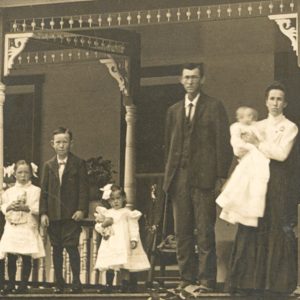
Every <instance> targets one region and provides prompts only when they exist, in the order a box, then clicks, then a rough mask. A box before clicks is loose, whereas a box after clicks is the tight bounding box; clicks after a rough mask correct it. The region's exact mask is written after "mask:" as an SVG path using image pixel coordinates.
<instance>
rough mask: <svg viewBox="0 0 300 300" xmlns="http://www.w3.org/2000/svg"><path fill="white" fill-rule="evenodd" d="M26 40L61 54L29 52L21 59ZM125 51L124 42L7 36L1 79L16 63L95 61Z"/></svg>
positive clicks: (60, 34)
mask: <svg viewBox="0 0 300 300" xmlns="http://www.w3.org/2000/svg"><path fill="white" fill-rule="evenodd" d="M30 39H32V40H42V41H43V42H44V43H45V42H46V49H47V44H49V46H50V47H49V48H50V49H51V48H52V49H53V48H54V47H55V48H57V49H62V50H60V51H58V50H50V51H48V50H44V51H38V50H32V51H31V52H30V51H29V52H26V54H25V55H24V54H22V55H21V53H22V51H23V50H24V48H25V46H26V44H27V43H28V41H29V40H30ZM53 46H54V47H53ZM126 47H127V44H126V43H124V42H120V41H115V40H110V39H104V38H101V37H97V36H86V35H81V34H76V33H69V32H63V31H62V32H28V33H27V32H26V33H9V34H6V35H5V54H4V57H5V58H4V76H6V75H8V74H9V72H10V70H11V68H12V67H13V65H14V64H16V63H17V64H19V65H20V64H27V65H28V64H31V63H34V64H38V63H57V62H70V61H72V62H74V61H76V60H91V59H99V58H101V57H103V53H105V54H106V53H113V54H120V55H125V54H126Z"/></svg>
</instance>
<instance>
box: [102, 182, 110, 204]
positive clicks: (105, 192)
mask: <svg viewBox="0 0 300 300" xmlns="http://www.w3.org/2000/svg"><path fill="white" fill-rule="evenodd" d="M111 187H112V183H109V184H107V185H105V186H104V187H102V188H101V189H100V191H102V192H103V195H102V199H103V200H108V199H109V198H110V194H111Z"/></svg>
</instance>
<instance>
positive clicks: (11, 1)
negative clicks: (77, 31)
mask: <svg viewBox="0 0 300 300" xmlns="http://www.w3.org/2000/svg"><path fill="white" fill-rule="evenodd" d="M92 1H94V0H27V1H26V6H33V5H47V4H58V3H74V2H92ZM19 6H24V0H1V3H0V8H8V7H19Z"/></svg>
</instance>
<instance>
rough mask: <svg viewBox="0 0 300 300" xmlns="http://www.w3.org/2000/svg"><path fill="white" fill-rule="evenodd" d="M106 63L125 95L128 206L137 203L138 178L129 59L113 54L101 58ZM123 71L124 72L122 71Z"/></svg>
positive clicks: (125, 183)
mask: <svg viewBox="0 0 300 300" xmlns="http://www.w3.org/2000/svg"><path fill="white" fill-rule="evenodd" d="M100 63H102V64H105V65H106V67H107V68H108V71H109V73H110V75H111V76H112V77H113V78H114V79H115V80H116V81H117V82H118V85H119V89H120V92H121V94H122V96H123V100H124V101H123V103H124V106H125V110H126V116H125V120H126V142H125V166H124V190H125V192H126V195H127V206H128V207H133V206H134V204H135V194H136V179H135V123H136V107H135V105H134V104H133V101H132V97H131V95H129V91H128V82H129V79H128V65H129V63H128V60H127V59H125V58H123V59H121V60H120V61H116V59H114V58H113V57H112V56H111V57H110V58H106V59H100ZM121 70H122V71H123V72H122V71H121Z"/></svg>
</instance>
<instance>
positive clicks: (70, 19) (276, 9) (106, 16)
mask: <svg viewBox="0 0 300 300" xmlns="http://www.w3.org/2000/svg"><path fill="white" fill-rule="evenodd" d="M296 4H297V1H295V2H294V0H267V1H259V2H258V1H254V2H251V1H249V2H243V3H229V4H219V5H205V6H203V5H201V6H190V7H176V8H157V9H150V10H141V11H122V12H107V13H101V12H100V11H99V13H97V12H95V13H94V14H90V15H71V16H50V17H44V18H34V19H16V20H9V28H10V31H11V32H36V31H48V30H51V31H53V30H54V31H61V30H68V31H70V30H71V31H75V30H83V29H88V30H90V29H96V28H116V27H119V28H120V27H130V26H144V25H153V24H166V23H180V22H195V21H196V22H199V21H213V20H219V19H231V18H249V17H257V16H268V15H269V14H287V13H293V12H295V11H296V10H297V7H296Z"/></svg>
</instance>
